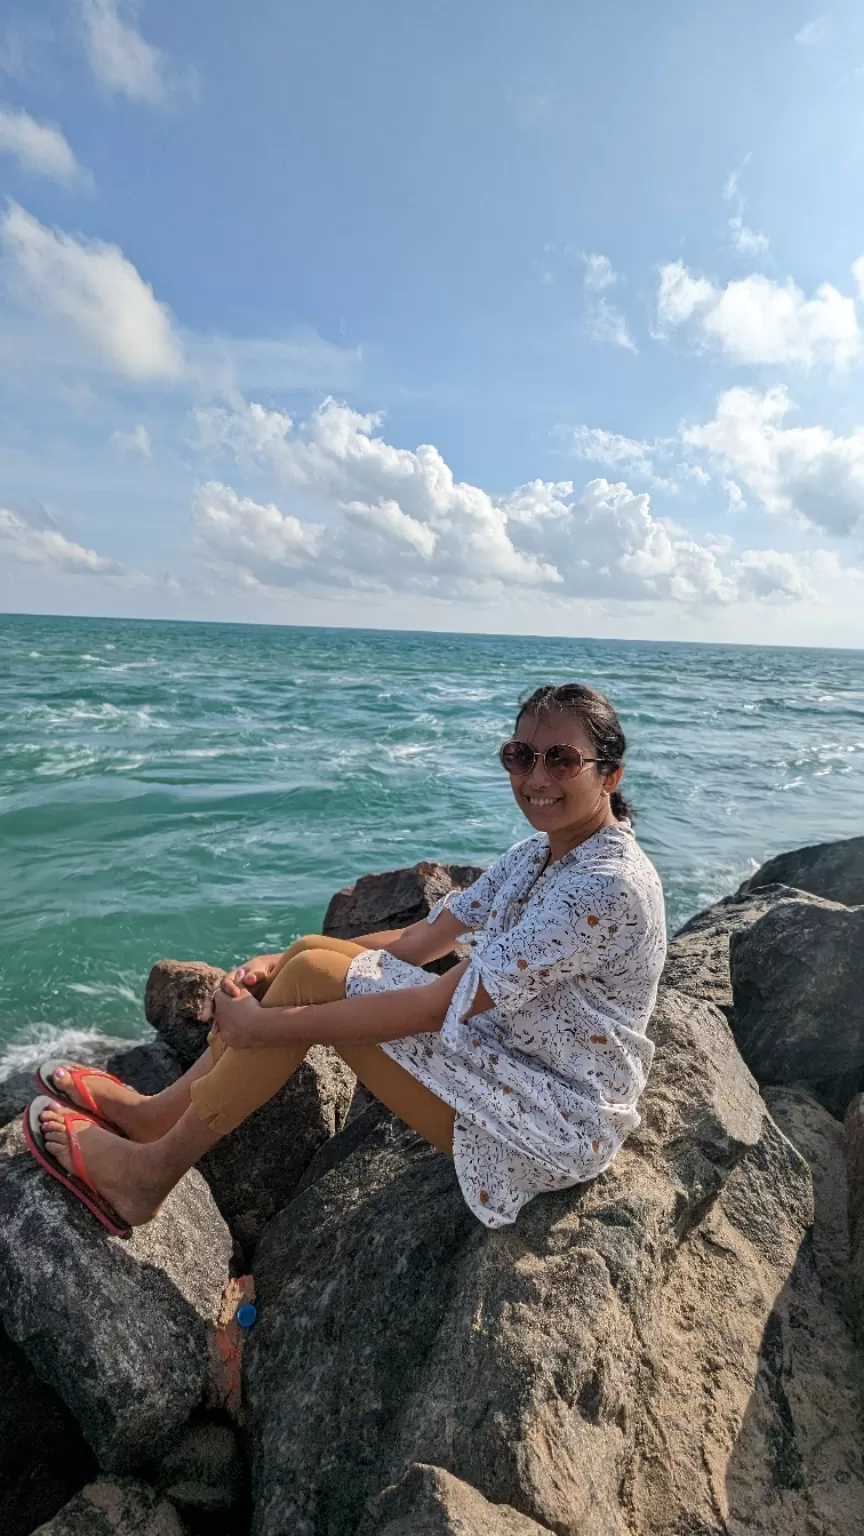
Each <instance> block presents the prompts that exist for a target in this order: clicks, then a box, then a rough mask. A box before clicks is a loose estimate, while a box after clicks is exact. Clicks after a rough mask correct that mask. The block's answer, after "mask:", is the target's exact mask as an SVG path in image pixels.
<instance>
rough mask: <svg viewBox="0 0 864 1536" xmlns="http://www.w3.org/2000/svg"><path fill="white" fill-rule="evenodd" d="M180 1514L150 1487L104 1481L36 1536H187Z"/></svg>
mask: <svg viewBox="0 0 864 1536" xmlns="http://www.w3.org/2000/svg"><path fill="white" fill-rule="evenodd" d="M185 1530H186V1527H185V1526H184V1525H183V1522H182V1521H181V1519H180V1517H179V1515H178V1514H177V1511H176V1510H175V1509H174V1507H173V1506H172V1505H171V1504H169V1503H168V1501H167V1499H162V1498H160V1497H159V1495H158V1494H157V1493H154V1491H153V1489H152V1488H148V1486H147V1484H146V1483H139V1482H136V1481H134V1480H133V1479H132V1478H107V1477H100V1478H99V1480H98V1481H97V1482H95V1483H88V1485H87V1487H86V1488H82V1490H81V1492H80V1493H79V1494H78V1496H77V1498H74V1499H72V1500H71V1502H70V1503H69V1504H67V1505H66V1507H65V1508H64V1509H61V1510H60V1512H59V1514H57V1515H55V1516H54V1519H53V1520H49V1522H48V1524H47V1525H40V1527H39V1529H38V1531H34V1532H33V1536H184V1532H185Z"/></svg>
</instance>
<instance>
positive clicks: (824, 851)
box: [739, 837, 864, 907]
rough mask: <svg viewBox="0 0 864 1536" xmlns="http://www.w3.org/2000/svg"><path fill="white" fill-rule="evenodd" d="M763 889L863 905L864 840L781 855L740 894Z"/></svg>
mask: <svg viewBox="0 0 864 1536" xmlns="http://www.w3.org/2000/svg"><path fill="white" fill-rule="evenodd" d="M766 885H791V886H794V887H795V888H796V890H799V891H810V892H811V893H812V895H814V896H824V897H825V898H826V900H828V901H840V902H842V903H843V905H844V906H847V907H858V906H861V905H864V837H847V838H842V839H840V840H839V841H837V842H835V843H813V844H811V846H809V847H807V848H796V849H794V850H793V852H792V853H780V854H778V855H777V857H776V858H775V859H769V860H768V861H767V863H765V864H763V865H761V867H760V868H759V869H757V871H756V873H755V874H754V875H751V876H750V879H749V880H745V882H744V884H743V885H742V886H741V892H740V893H739V894H743V893H744V892H747V891H751V892H752V891H758V890H761V889H762V888H763V887H764V886H766Z"/></svg>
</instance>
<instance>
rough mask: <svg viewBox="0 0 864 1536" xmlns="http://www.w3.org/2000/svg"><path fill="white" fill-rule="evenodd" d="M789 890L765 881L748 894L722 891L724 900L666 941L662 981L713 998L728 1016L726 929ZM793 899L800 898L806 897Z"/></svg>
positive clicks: (756, 915) (738, 926)
mask: <svg viewBox="0 0 864 1536" xmlns="http://www.w3.org/2000/svg"><path fill="white" fill-rule="evenodd" d="M795 895H797V892H793V891H790V890H789V889H788V887H787V886H785V885H772V886H766V887H764V888H762V889H759V890H758V891H755V892H753V893H752V894H751V893H747V894H745V895H741V894H740V893H739V894H738V895H737V896H727V897H726V898H725V900H724V901H718V902H715V904H714V906H713V907H707V908H706V910H705V911H704V912H698V913H697V914H696V916H695V917H691V919H690V921H689V922H688V923H685V924H684V927H683V928H680V929H679V930H678V932H677V933H676V934H675V937H674V938H673V939H671V940H670V942H669V947H668V949H667V952H666V965H665V968H664V971H663V985H664V986H668V987H674V988H675V990H676V991H677V992H686V993H687V995H688V997H700V998H704V999H705V1000H706V1001H707V1002H709V1003H715V1004H716V1005H717V1007H718V1008H722V1009H723V1011H724V1013H725V1014H726V1016H727V1018H728V1017H729V1016H730V1014H731V1011H732V977H731V975H730V972H729V941H730V938H731V936H732V934H733V933H743V932H744V930H745V929H747V928H752V926H753V924H754V923H756V922H758V921H759V919H760V918H761V917H764V916H765V914H766V912H770V910H771V908H772V907H775V906H776V905H777V902H778V901H785V900H788V899H789V898H790V897H792V896H795ZM798 899H799V900H803V901H806V900H807V897H806V896H803V897H799V898H798Z"/></svg>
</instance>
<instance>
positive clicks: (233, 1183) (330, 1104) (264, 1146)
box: [198, 1045, 356, 1262]
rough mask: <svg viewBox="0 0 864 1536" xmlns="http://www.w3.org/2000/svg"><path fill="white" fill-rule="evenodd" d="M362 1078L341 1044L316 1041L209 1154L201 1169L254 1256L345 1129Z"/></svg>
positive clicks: (234, 1229)
mask: <svg viewBox="0 0 864 1536" xmlns="http://www.w3.org/2000/svg"><path fill="white" fill-rule="evenodd" d="M355 1082H356V1079H355V1077H354V1074H353V1072H351V1071H350V1069H349V1068H348V1067H347V1066H346V1065H345V1063H344V1062H343V1061H342V1060H341V1058H340V1057H338V1056H337V1055H336V1053H335V1051H331V1050H328V1049H327V1048H326V1047H325V1046H321V1045H315V1046H313V1047H312V1049H311V1050H310V1051H309V1052H308V1054H307V1057H306V1060H305V1061H304V1062H303V1064H302V1066H301V1067H300V1068H299V1069H298V1071H297V1072H295V1073H294V1076H293V1077H291V1078H290V1079H289V1080H288V1082H287V1083H286V1084H285V1086H284V1088H281V1089H280V1090H279V1092H278V1093H277V1094H274V1096H273V1098H272V1099H270V1100H268V1102H267V1103H266V1104H262V1106H261V1108H260V1109H258V1110H256V1111H255V1113H254V1114H253V1115H250V1116H249V1118H248V1120H244V1122H243V1124H242V1125H240V1126H238V1127H237V1130H236V1131H233V1132H232V1133H231V1135H230V1136H226V1137H225V1139H224V1140H223V1141H220V1142H219V1143H218V1145H217V1146H216V1147H214V1149H213V1151H212V1152H208V1153H207V1155H206V1157H203V1158H202V1159H201V1162H200V1163H199V1164H198V1167H199V1170H200V1172H201V1173H202V1174H203V1176H204V1178H205V1179H206V1180H207V1183H208V1184H209V1185H210V1188H211V1190H212V1192H213V1198H214V1199H215V1201H216V1204H217V1205H218V1207H219V1210H220V1211H221V1213H222V1215H223V1217H224V1218H225V1220H226V1221H227V1223H228V1226H229V1227H230V1229H231V1232H232V1234H233V1236H234V1237H235V1238H236V1239H237V1241H238V1242H239V1243H240V1245H241V1246H242V1248H243V1251H244V1254H245V1256H246V1260H247V1262H249V1261H251V1258H252V1254H253V1252H254V1248H255V1243H256V1242H257V1240H258V1237H259V1235H260V1233H261V1232H262V1231H263V1229H264V1227H265V1226H266V1224H267V1222H268V1221H270V1220H271V1219H272V1217H273V1216H275V1214H276V1212H277V1211H279V1210H281V1209H282V1207H283V1206H284V1205H287V1203H288V1201H289V1200H290V1198H291V1196H292V1194H293V1193H294V1190H295V1188H296V1186H297V1182H298V1180H299V1178H300V1176H301V1174H302V1173H303V1171H304V1169H305V1168H306V1167H307V1165H308V1163H309V1162H310V1161H311V1160H312V1158H313V1157H314V1155H315V1153H316V1152H317V1151H318V1149H319V1147H321V1146H322V1145H323V1144H324V1143H325V1142H327V1141H329V1139H330V1137H331V1136H332V1135H333V1134H334V1132H336V1131H338V1130H341V1128H342V1126H343V1125H344V1123H345V1119H346V1117H347V1114H348V1110H349V1107H350V1105H351V1099H352V1095H353V1093H354V1086H355Z"/></svg>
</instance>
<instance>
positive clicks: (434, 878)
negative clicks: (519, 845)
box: [322, 861, 483, 971]
mask: <svg viewBox="0 0 864 1536" xmlns="http://www.w3.org/2000/svg"><path fill="white" fill-rule="evenodd" d="M482 873H483V870H482V869H481V868H478V867H477V866H475V865H472V864H435V863H433V862H430V861H423V862H421V863H420V864H415V865H413V866H412V868H410V869H390V870H387V871H386V872H385V873H384V874H380V875H363V876H361V878H360V879H359V880H357V881H355V882H354V884H353V885H346V886H345V888H344V889H343V890H341V891H337V892H336V895H335V896H333V897H332V899H331V901H330V905H329V906H328V908H327V912H326V915H325V917H324V926H323V929H322V932H324V933H326V934H330V935H331V936H332V937H333V938H336V939H356V938H357V937H358V936H359V935H360V934H363V933H378V932H379V931H380V930H381V929H387V928H407V927H408V926H409V925H410V924H411V923H419V922H421V921H422V920H423V918H424V917H428V916H429V913H430V912H431V910H432V908H433V907H434V905H435V903H436V901H440V899H441V897H442V896H446V895H448V894H449V892H450V891H454V890H457V891H462V890H464V889H465V888H466V886H469V885H473V884H474V881H475V880H477V879H479V877H480V876H481V875H482ZM456 958H457V957H456V956H455V954H453V955H445V956H444V957H443V959H441V960H435V961H433V962H431V964H430V965H429V966H427V970H436V971H443V970H446V969H447V968H448V967H449V966H450V965H453V964H454V963H455V959H456Z"/></svg>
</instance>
